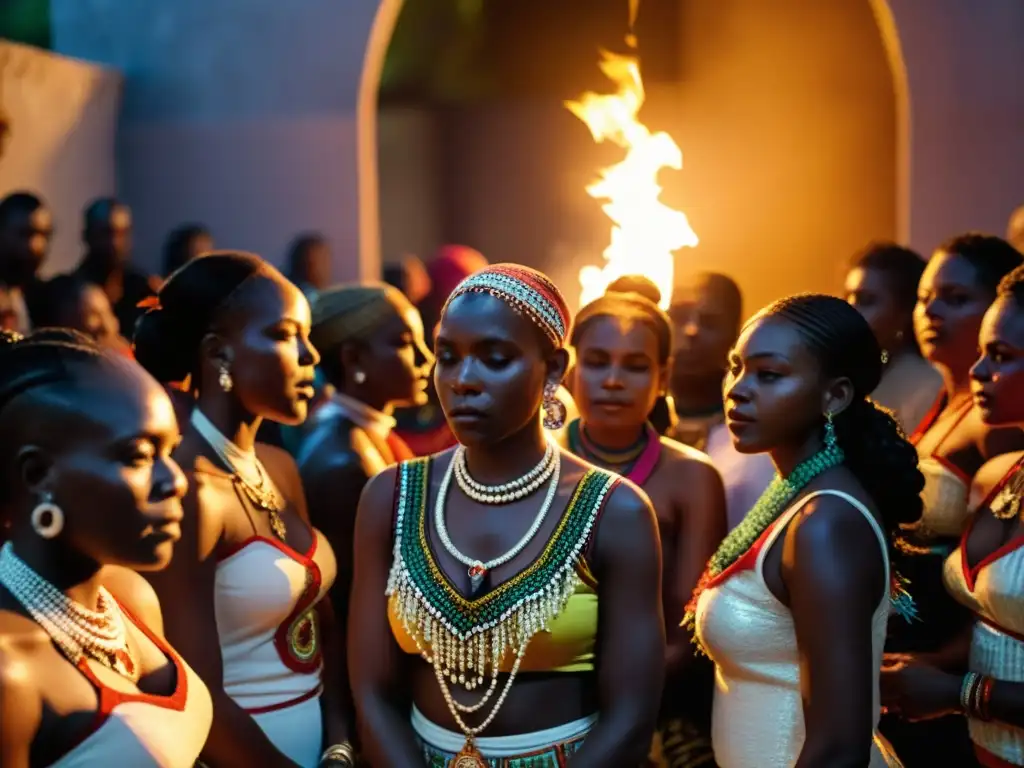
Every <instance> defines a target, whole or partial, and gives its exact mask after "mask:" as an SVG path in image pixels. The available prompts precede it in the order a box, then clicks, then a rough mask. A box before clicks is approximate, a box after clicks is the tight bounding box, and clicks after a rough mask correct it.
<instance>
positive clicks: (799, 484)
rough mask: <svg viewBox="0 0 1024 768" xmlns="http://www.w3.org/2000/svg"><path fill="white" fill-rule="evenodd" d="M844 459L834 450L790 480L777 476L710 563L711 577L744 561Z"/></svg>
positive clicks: (796, 471)
mask: <svg viewBox="0 0 1024 768" xmlns="http://www.w3.org/2000/svg"><path fill="white" fill-rule="evenodd" d="M844 458H845V457H844V456H843V451H842V449H841V448H839V447H838V446H831V447H827V448H825V449H823V450H821V451H819V452H818V453H816V454H814V455H813V456H811V458H809V459H807V461H805V462H803V463H802V464H800V465H799V466H798V467H797V468H796V469H794V470H793V472H792V473H790V474H789V475H788V476H787V477H781V476H779V475H776V476H775V479H774V480H772V482H771V483H770V484H769V486H768V488H767V489H766V490H765V492H764V493H762V494H761V497H760V498H759V499H758V500H757V502H756V503H755V504H754V506H753V508H752V509H751V510H750V511H749V512H748V513H747V515H746V517H744V518H743V521H742V522H741V523H740V524H739V525H737V526H736V527H735V528H733V529H732V531H731V532H730V533H729V535H728V536H726V537H725V540H724V541H722V543H721V545H719V547H718V549H717V550H716V551H715V554H714V555H712V556H711V560H710V561H708V573H709V575H710V576H717V575H718V574H719V573H721V572H722V571H724V570H725V569H726V568H728V567H729V566H730V565H732V564H733V563H734V562H736V561H737V560H739V559H740V558H741V557H743V554H744V553H745V552H746V551H747V550H748V549H750V548H751V547H752V546H753V545H754V542H756V541H757V540H758V539H759V538H760V537H761V534H762V533H764V532H765V531H766V530H767V529H768V527H769V526H770V525H771V524H772V523H774V522H775V521H776V520H777V519H778V518H779V516H780V515H781V514H782V513H783V512H785V511H786V508H787V507H789V505H790V503H792V501H793V499H795V498H796V496H797V494H798V493H800V491H802V490H803V489H804V488H806V487H807V484H808V483H810V482H811V481H812V480H813V479H814V478H816V477H817V476H818V475H820V474H821V473H822V472H825V471H826V470H829V469H832V468H833V467H837V466H839V465H840V464H842V463H843V459H844Z"/></svg>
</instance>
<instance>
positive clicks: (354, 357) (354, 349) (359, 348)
mask: <svg viewBox="0 0 1024 768" xmlns="http://www.w3.org/2000/svg"><path fill="white" fill-rule="evenodd" d="M336 354H337V355H338V357H340V358H341V365H342V367H343V368H344V369H345V370H346V371H354V370H356V369H357V368H365V367H366V350H365V349H364V348H363V345H362V344H357V343H356V342H354V341H345V342H342V344H341V346H340V347H339V348H338V351H337V353H336Z"/></svg>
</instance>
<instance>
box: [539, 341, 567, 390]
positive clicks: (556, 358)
mask: <svg viewBox="0 0 1024 768" xmlns="http://www.w3.org/2000/svg"><path fill="white" fill-rule="evenodd" d="M545 365H546V366H547V374H548V375H547V380H548V381H553V382H555V383H556V384H561V383H562V380H563V379H564V378H565V373H566V371H568V370H569V351H568V350H567V349H564V348H562V349H556V350H555V351H554V352H552V353H551V354H550V355H549V356H548V359H547V361H546V362H545Z"/></svg>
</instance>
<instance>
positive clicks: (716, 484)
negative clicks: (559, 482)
mask: <svg viewBox="0 0 1024 768" xmlns="http://www.w3.org/2000/svg"><path fill="white" fill-rule="evenodd" d="M572 344H573V347H574V348H575V351H576V366H575V369H574V379H575V382H574V386H573V392H575V394H576V403H577V404H578V405H579V408H580V414H581V416H580V418H579V419H577V420H575V421H573V422H571V423H570V424H569V429H568V444H569V449H570V450H571V451H572V452H573V453H575V454H576V455H577V456H579V457H580V458H582V459H585V460H587V461H589V462H590V463H592V464H596V465H597V466H600V467H604V468H605V469H609V470H612V471H613V472H616V473H618V474H620V475H623V476H624V477H626V478H628V479H629V480H631V481H633V482H634V483H636V484H637V485H638V486H640V487H641V488H642V489H643V490H644V492H645V493H646V494H647V495H648V497H649V498H650V500H651V503H652V505H653V506H654V509H655V512H656V514H657V517H658V531H659V533H660V536H661V560H662V599H663V610H664V613H665V623H666V627H667V631H666V633H667V636H668V641H669V647H668V655H667V657H666V667H667V676H668V680H667V684H666V686H665V694H664V696H663V701H662V707H661V717H660V720H661V722H660V726H659V735H660V739H657V740H656V749H655V753H654V757H655V762H656V763H657V764H659V765H671V766H676V767H678V768H683V767H684V766H690V765H693V766H696V765H705V764H706V763H707V761H708V760H710V754H711V742H710V739H709V738H708V736H707V733H706V731H705V732H703V733H702V730H703V729H702V728H701V727H700V726H702V725H706V724H707V721H708V720H709V715H710V704H711V699H710V693H711V680H710V677H709V676H706V675H703V674H700V673H703V672H705V670H706V668H705V667H704V666H703V665H701V666H700V667H699V668H698V669H696V670H695V669H694V664H693V661H694V654H693V648H692V645H691V642H690V641H691V638H690V635H689V633H688V632H686V631H684V630H683V629H682V628H681V627H680V626H679V625H680V621H681V620H682V618H683V616H682V608H683V606H684V605H685V604H686V602H687V600H688V599H689V596H690V594H691V593H692V592H693V589H694V587H695V586H696V585H697V579H698V578H699V577H700V575H701V572H702V571H703V570H704V565H705V563H707V561H708V558H710V557H711V555H712V554H713V553H714V551H715V548H716V547H717V546H718V545H719V544H720V543H721V541H722V539H723V538H724V536H725V529H726V523H725V491H724V489H723V487H722V479H721V478H720V477H719V475H718V472H717V471H716V470H715V468H714V467H713V466H712V465H711V462H710V461H709V460H708V458H707V456H705V455H704V454H702V453H700V452H699V451H697V450H695V449H693V448H689V447H687V446H684V445H682V444H680V443H677V442H676V441H674V440H670V439H668V438H666V437H660V436H659V435H658V432H657V430H656V429H655V428H654V427H653V425H651V424H650V423H649V422H648V415H649V414H650V413H651V409H652V406H653V405H654V402H655V400H657V398H658V397H659V395H660V393H662V392H664V390H665V387H666V386H667V385H668V377H669V371H670V364H671V363H670V359H669V358H670V350H671V349H672V326H671V322H670V321H669V318H668V315H666V314H665V313H664V312H663V311H662V310H661V309H659V308H658V306H657V304H655V303H653V302H652V301H650V300H648V299H647V298H645V297H644V296H641V295H640V294H638V293H621V292H620V293H608V294H605V295H604V296H603V297H602V298H600V299H598V300H596V301H594V302H592V303H590V304H588V305H587V306H586V307H584V308H583V309H582V310H580V313H579V315H578V316H577V318H576V325H575V328H574V329H573V333H572ZM695 673H697V674H695ZM705 692H706V694H707V695H703V694H704V693H705Z"/></svg>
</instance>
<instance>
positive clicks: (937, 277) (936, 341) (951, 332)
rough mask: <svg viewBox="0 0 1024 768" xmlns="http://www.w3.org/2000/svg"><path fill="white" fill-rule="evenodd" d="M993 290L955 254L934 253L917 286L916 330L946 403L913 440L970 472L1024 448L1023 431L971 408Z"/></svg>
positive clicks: (926, 452) (924, 451) (924, 450)
mask: <svg viewBox="0 0 1024 768" xmlns="http://www.w3.org/2000/svg"><path fill="white" fill-rule="evenodd" d="M994 298H995V295H994V293H993V291H992V290H991V289H989V288H987V287H986V286H984V285H981V284H980V283H979V282H978V275H977V271H976V270H975V268H974V266H973V265H972V264H971V263H970V262H969V261H967V260H966V259H964V258H963V257H962V256H958V255H956V254H946V253H943V252H941V251H940V252H937V253H936V254H935V256H933V257H932V259H931V260H930V261H929V262H928V266H927V267H926V268H925V271H924V274H923V275H922V276H921V283H920V286H919V288H918V299H917V307H916V308H915V310H914V330H915V333H916V335H917V341H918V344H919V345H920V347H921V353H922V354H923V355H924V356H925V358H926V359H927V360H928V361H929V362H930V363H932V365H934V366H935V367H936V368H937V369H938V370H939V372H940V373H942V376H943V379H944V380H945V390H946V398H947V404H946V407H945V408H944V409H943V411H942V413H941V414H940V415H939V418H938V419H937V420H936V421H935V423H934V424H932V426H931V427H930V428H929V429H928V431H927V432H926V433H925V434H924V435H923V436H922V437H921V439H920V441H919V442H918V444H917V447H918V451H919V452H920V453H921V455H922V456H928V455H935V456H936V457H937V458H941V459H943V460H944V461H946V462H948V463H950V464H951V465H952V466H954V467H956V468H957V469H958V470H960V472H961V473H962V474H963V475H964V476H965V477H968V478H970V477H973V476H974V474H975V473H976V472H977V471H978V470H979V469H980V468H981V466H982V464H984V463H985V462H986V461H988V460H989V459H991V458H993V457H995V456H998V455H1000V454H1003V453H1009V452H1011V451H1018V450H1024V433H1022V432H1021V430H1019V429H1016V428H1005V427H995V426H992V425H989V424H986V423H985V422H984V420H983V419H982V417H981V414H980V413H978V411H977V409H976V408H971V409H970V412H969V413H967V415H966V417H963V418H961V417H962V416H963V414H964V411H965V409H968V408H970V406H969V403H970V399H971V393H970V369H971V365H973V363H974V360H975V359H976V357H977V351H978V332H979V330H980V327H981V320H982V317H983V316H984V314H985V311H986V310H987V309H988V307H989V305H990V304H991V303H992V301H993V299H994Z"/></svg>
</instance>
